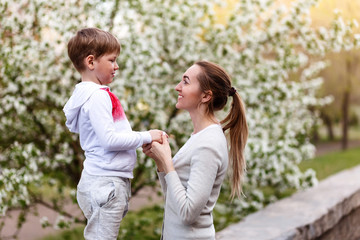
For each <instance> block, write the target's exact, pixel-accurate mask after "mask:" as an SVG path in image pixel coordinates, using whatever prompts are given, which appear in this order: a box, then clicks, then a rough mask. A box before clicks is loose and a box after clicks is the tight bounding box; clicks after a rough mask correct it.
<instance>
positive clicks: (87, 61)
mask: <svg viewBox="0 0 360 240" xmlns="http://www.w3.org/2000/svg"><path fill="white" fill-rule="evenodd" d="M94 60H95V57H94V55H89V56H87V57H86V58H85V66H86V67H87V68H88V69H90V70H94Z"/></svg>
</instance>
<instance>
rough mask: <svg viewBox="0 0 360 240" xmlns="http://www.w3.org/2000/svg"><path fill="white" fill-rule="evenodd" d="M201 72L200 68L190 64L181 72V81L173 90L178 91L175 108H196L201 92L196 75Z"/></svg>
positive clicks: (201, 95)
mask: <svg viewBox="0 0 360 240" xmlns="http://www.w3.org/2000/svg"><path fill="white" fill-rule="evenodd" d="M200 72H201V68H200V67H199V66H197V65H192V66H191V67H190V68H189V69H188V70H186V72H185V73H184V74H183V77H182V80H181V82H180V83H179V84H178V85H176V87H175V90H176V91H178V92H179V96H178V101H177V103H176V108H177V109H184V110H187V111H189V112H191V111H192V110H196V109H197V108H198V106H199V105H200V103H201V99H202V97H203V93H202V91H201V90H200V84H199V81H198V80H197V75H198V74H199V73H200Z"/></svg>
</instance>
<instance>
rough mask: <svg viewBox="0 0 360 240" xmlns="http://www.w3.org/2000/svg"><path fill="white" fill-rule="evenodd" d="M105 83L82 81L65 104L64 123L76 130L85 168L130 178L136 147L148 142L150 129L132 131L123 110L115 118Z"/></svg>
mask: <svg viewBox="0 0 360 240" xmlns="http://www.w3.org/2000/svg"><path fill="white" fill-rule="evenodd" d="M108 88H109V87H107V86H102V85H99V84H96V83H94V82H81V83H79V84H77V85H76V86H75V90H74V92H73V94H72V96H71V97H70V99H69V100H68V102H67V103H66V104H65V106H64V109H63V110H64V113H65V116H66V126H67V127H68V128H69V130H70V131H71V132H74V133H79V137H80V145H81V148H82V149H83V150H84V151H85V161H84V170H85V171H86V172H87V173H88V174H91V175H98V176H99V175H100V176H119V177H124V178H133V169H134V166H135V162H136V148H138V147H140V146H141V145H143V144H146V143H151V135H150V133H149V132H135V131H132V129H131V126H130V124H129V121H128V120H127V118H126V116H125V114H124V116H123V117H122V118H121V119H116V120H114V118H113V115H112V108H113V105H112V101H111V98H110V96H109V93H108V92H107V91H104V89H108Z"/></svg>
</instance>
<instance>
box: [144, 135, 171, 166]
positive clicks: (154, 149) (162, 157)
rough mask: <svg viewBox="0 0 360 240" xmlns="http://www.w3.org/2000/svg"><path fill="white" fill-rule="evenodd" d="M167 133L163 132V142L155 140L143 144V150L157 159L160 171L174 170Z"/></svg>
mask: <svg viewBox="0 0 360 240" xmlns="http://www.w3.org/2000/svg"><path fill="white" fill-rule="evenodd" d="M167 138H168V136H167V134H166V133H165V134H162V140H161V142H157V141H153V142H152V143H151V144H145V145H143V152H144V153H145V154H146V155H147V156H149V157H151V158H152V159H154V160H155V163H156V166H157V167H158V171H159V172H166V173H168V172H170V171H174V166H173V163H172V159H171V149H170V145H169V142H168V139H167Z"/></svg>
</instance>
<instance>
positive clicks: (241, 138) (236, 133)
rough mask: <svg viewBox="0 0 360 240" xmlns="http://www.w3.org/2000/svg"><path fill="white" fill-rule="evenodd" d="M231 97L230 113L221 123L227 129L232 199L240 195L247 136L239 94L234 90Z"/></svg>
mask: <svg viewBox="0 0 360 240" xmlns="http://www.w3.org/2000/svg"><path fill="white" fill-rule="evenodd" d="M230 91H231V90H230ZM230 93H231V92H230ZM232 98H233V101H232V104H231V109H230V113H229V114H228V115H227V117H226V118H225V119H224V120H222V121H221V124H222V126H223V131H224V132H225V131H226V130H229V132H228V135H229V147H230V153H229V158H230V165H231V168H232V174H231V175H232V176H231V177H232V181H231V198H232V199H233V198H234V197H235V195H236V196H238V197H240V195H241V183H242V179H243V176H244V172H245V169H246V161H245V156H244V149H245V145H246V141H247V138H248V126H247V123H246V117H245V106H244V103H243V101H242V99H241V97H240V95H239V94H238V93H237V92H236V91H235V93H234V94H233V95H232Z"/></svg>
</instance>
